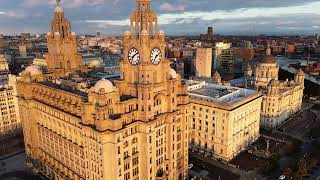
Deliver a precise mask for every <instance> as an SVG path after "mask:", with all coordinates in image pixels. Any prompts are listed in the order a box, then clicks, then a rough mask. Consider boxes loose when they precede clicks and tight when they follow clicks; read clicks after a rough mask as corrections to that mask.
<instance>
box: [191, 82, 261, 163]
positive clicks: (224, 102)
mask: <svg viewBox="0 0 320 180" xmlns="http://www.w3.org/2000/svg"><path fill="white" fill-rule="evenodd" d="M220 81H221V80H220ZM186 84H187V86H188V91H189V96H190V106H189V111H188V112H189V117H190V118H189V127H190V131H189V142H190V148H191V150H193V151H197V152H200V153H202V154H204V155H206V156H210V157H214V158H217V159H222V160H225V161H230V160H231V159H233V158H234V157H235V156H236V155H238V154H239V153H240V152H242V151H243V150H244V149H246V148H247V147H248V146H249V145H250V144H252V143H253V142H254V141H255V140H257V139H258V138H259V127H260V112H261V101H262V95H261V94H260V93H259V92H257V91H255V90H249V89H242V88H236V87H230V86H225V85H221V84H208V83H206V82H201V81H193V80H189V81H187V82H186Z"/></svg>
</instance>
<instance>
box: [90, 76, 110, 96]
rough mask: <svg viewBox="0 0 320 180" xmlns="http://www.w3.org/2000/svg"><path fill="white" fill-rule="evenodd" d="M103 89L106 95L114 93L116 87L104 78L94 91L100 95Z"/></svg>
mask: <svg viewBox="0 0 320 180" xmlns="http://www.w3.org/2000/svg"><path fill="white" fill-rule="evenodd" d="M101 89H104V92H105V93H110V92H113V91H114V86H113V84H112V82H111V81H109V80H107V79H104V78H103V79H101V80H100V81H98V82H97V83H96V85H95V86H94V91H95V92H96V93H98V92H99V91H100V90H101Z"/></svg>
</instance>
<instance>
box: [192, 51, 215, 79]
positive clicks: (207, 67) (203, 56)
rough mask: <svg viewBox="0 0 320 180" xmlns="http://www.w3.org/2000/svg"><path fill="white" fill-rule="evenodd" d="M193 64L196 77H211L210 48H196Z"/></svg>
mask: <svg viewBox="0 0 320 180" xmlns="http://www.w3.org/2000/svg"><path fill="white" fill-rule="evenodd" d="M195 63H196V76H197V77H211V67H212V48H198V49H197V53H196V62H195Z"/></svg>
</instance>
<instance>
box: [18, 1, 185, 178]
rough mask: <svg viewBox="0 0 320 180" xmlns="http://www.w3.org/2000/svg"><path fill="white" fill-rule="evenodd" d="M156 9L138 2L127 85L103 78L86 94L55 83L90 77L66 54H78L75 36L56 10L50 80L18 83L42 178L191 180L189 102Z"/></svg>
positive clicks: (124, 69)
mask: <svg viewBox="0 0 320 180" xmlns="http://www.w3.org/2000/svg"><path fill="white" fill-rule="evenodd" d="M58 2H59V1H58ZM150 4H151V0H137V8H136V11H135V12H134V13H133V15H132V16H131V17H130V22H131V29H130V31H128V32H126V33H125V34H124V59H123V60H122V61H121V63H120V76H121V77H120V80H118V81H113V82H111V81H109V80H106V79H101V80H99V81H97V82H96V83H95V85H93V86H91V87H88V91H87V92H85V91H79V90H76V89H73V88H68V87H67V86H62V85H59V84H57V83H56V80H55V79H56V78H57V77H62V76H63V75H65V76H71V75H72V74H74V73H75V72H77V71H86V69H85V68H82V67H81V66H80V64H82V62H81V61H79V56H78V55H77V53H75V52H74V48H70V49H66V48H68V47H69V46H70V47H76V44H75V43H76V41H75V39H76V35H75V33H71V25H70V23H69V22H68V21H67V20H66V19H65V17H64V15H63V10H62V8H61V6H60V4H59V3H58V4H57V7H56V9H55V16H54V21H53V22H52V28H51V29H52V32H50V33H48V47H49V52H48V54H47V55H46V57H47V59H46V60H47V68H48V73H44V72H42V71H41V70H39V69H38V67H37V66H30V67H28V68H27V69H26V70H25V71H24V72H23V73H22V74H21V76H20V79H19V82H18V97H19V107H20V110H21V112H22V114H21V117H22V121H23V130H24V138H25V146H26V154H27V164H28V166H29V167H30V168H31V169H33V170H34V171H35V172H37V173H39V174H42V175H44V176H46V177H48V178H50V179H86V180H89V179H92V180H93V179H94V180H99V179H100V180H102V179H105V180H111V179H119V180H120V179H121V180H123V179H125V180H129V179H133V180H135V179H150V180H160V179H170V180H171V179H172V180H175V179H179V180H180V179H186V177H187V175H188V129H189V126H188V116H187V113H188V103H189V97H188V94H187V88H186V87H185V86H183V85H181V77H180V76H179V75H178V74H177V73H176V72H175V71H174V70H173V69H171V68H170V62H169V60H167V59H165V34H164V33H163V32H161V31H159V30H158V19H157V16H156V14H154V13H153V11H152V10H151V5H150ZM57 19H58V20H59V21H56V20H57ZM67 51H68V52H67ZM69 51H73V53H72V54H70V53H71V52H69ZM67 57H68V58H67ZM57 58H58V59H57ZM80 60H81V59H80ZM77 77H78V76H77Z"/></svg>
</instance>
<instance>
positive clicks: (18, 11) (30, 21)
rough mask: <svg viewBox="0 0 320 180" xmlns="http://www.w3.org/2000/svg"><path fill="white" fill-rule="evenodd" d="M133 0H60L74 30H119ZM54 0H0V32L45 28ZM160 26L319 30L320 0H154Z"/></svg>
mask: <svg viewBox="0 0 320 180" xmlns="http://www.w3.org/2000/svg"><path fill="white" fill-rule="evenodd" d="M135 3H136V0H62V7H63V9H64V12H65V16H66V17H67V18H68V19H69V20H70V21H71V24H72V31H74V32H76V33H77V34H84V33H89V34H95V33H96V32H98V31H99V32H101V33H102V34H110V35H121V34H123V32H125V31H126V30H128V29H129V26H128V24H129V21H128V17H129V16H130V15H131V13H132V12H133V11H134V10H135V7H136V5H135ZM54 8H55V0H0V34H1V33H2V34H18V33H21V32H30V33H45V32H48V31H49V27H50V26H49V25H50V21H51V19H52V16H53V11H54ZM152 9H153V10H154V11H155V12H156V13H157V15H158V17H159V29H161V30H163V31H165V32H166V34H168V35H197V34H200V33H206V30H207V27H208V26H212V27H213V28H214V31H215V33H218V34H223V35H255V34H278V35H287V34H316V33H319V34H320V0H153V1H152Z"/></svg>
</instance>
